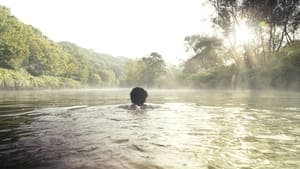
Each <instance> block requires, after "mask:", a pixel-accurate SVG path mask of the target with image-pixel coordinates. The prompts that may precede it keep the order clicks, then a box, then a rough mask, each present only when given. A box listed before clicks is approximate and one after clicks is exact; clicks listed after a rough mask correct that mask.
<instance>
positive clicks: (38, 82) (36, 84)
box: [0, 68, 83, 90]
mask: <svg viewBox="0 0 300 169" xmlns="http://www.w3.org/2000/svg"><path fill="white" fill-rule="evenodd" d="M80 87H83V86H82V84H81V83H80V82H78V81H75V80H72V79H68V78H62V77H54V76H44V75H42V76H32V75H30V74H29V73H27V72H22V71H14V70H9V69H1V68H0V90H4V89H10V90H19V89H58V88H80Z"/></svg>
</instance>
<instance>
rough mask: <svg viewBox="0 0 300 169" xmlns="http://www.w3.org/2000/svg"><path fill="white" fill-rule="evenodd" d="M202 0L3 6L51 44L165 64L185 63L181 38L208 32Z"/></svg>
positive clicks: (11, 1) (52, 0)
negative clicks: (156, 58) (153, 56)
mask: <svg viewBox="0 0 300 169" xmlns="http://www.w3.org/2000/svg"><path fill="white" fill-rule="evenodd" d="M203 3H204V1H203V0H188V1H187V0H175V1H174V0H164V1H160V0H143V1H139V0H126V1H124V0H101V1H97V0H77V1H66V0H65V1H62V0H43V1H39V0H27V1H17V0H2V1H1V4H2V5H5V6H7V7H8V8H10V10H11V11H12V13H13V14H14V15H15V16H16V17H17V18H19V19H20V20H21V21H22V22H24V23H26V24H30V25H33V26H34V27H36V28H38V29H40V30H41V31H42V32H43V33H44V34H45V35H46V36H48V37H49V38H50V39H52V40H54V41H70V42H73V43H76V44H77V45H79V46H82V47H85V48H92V49H94V50H95V51H97V52H103V53H108V54H111V55H114V56H125V57H130V58H135V57H143V56H145V55H147V54H149V53H151V52H158V53H160V54H161V55H162V56H163V58H164V59H165V60H166V62H167V63H171V64H177V63H179V61H180V60H184V59H187V57H188V54H187V53H186V52H185V48H184V37H185V36H188V35H191V34H196V33H201V32H208V31H209V24H207V23H206V24H205V20H209V19H208V18H209V15H210V11H211V10H210V8H208V7H203Z"/></svg>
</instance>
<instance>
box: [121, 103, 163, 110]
mask: <svg viewBox="0 0 300 169" xmlns="http://www.w3.org/2000/svg"><path fill="white" fill-rule="evenodd" d="M159 107H160V106H159V105H155V104H144V105H142V106H137V105H134V104H126V105H119V106H118V108H121V109H127V110H149V109H150V110H151V109H156V108H159Z"/></svg>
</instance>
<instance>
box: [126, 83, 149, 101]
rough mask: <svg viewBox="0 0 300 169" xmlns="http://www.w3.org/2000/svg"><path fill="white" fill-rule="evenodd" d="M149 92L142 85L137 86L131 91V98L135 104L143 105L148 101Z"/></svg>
mask: <svg viewBox="0 0 300 169" xmlns="http://www.w3.org/2000/svg"><path fill="white" fill-rule="evenodd" d="M147 96H148V93H147V91H146V90H145V89H143V88H141V87H135V88H133V89H132V90H131V92H130V99H131V102H132V103H133V104H136V105H138V106H142V105H143V104H144V103H145V102H146V98H147Z"/></svg>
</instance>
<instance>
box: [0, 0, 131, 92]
mask: <svg viewBox="0 0 300 169" xmlns="http://www.w3.org/2000/svg"><path fill="white" fill-rule="evenodd" d="M126 61H127V59H126V58H123V57H120V58H115V57H113V56H110V55H107V54H100V53H96V52H94V51H92V50H88V49H84V48H81V47H78V46H76V45H75V44H72V43H70V42H60V43H54V42H52V41H51V40H49V39H48V38H47V37H46V36H44V35H43V34H42V32H40V31H39V30H37V29H36V28H34V27H32V26H30V25H25V24H23V23H21V22H20V21H19V20H18V19H17V18H15V17H14V16H12V15H11V14H10V11H9V9H7V8H6V7H3V6H0V68H5V69H11V70H15V71H18V72H20V74H18V73H17V72H14V73H9V74H10V75H9V76H5V77H6V79H10V80H5V81H3V83H2V85H3V86H7V87H8V88H29V87H30V85H32V86H31V87H32V88H35V87H39V85H40V86H41V87H43V88H44V87H45V85H49V87H51V88H57V85H61V87H65V86H72V85H71V83H69V82H70V81H69V80H66V81H65V80H64V79H72V80H74V81H77V82H76V83H80V84H82V85H84V86H93V87H101V86H106V87H111V86H116V85H118V84H119V81H120V79H124V74H123V70H122V67H123V65H124V64H125V62H126ZM12 75H13V76H12ZM18 75H24V76H25V77H27V75H30V76H33V77H34V79H35V80H33V83H29V82H28V83H27V82H26V79H28V78H26V79H24V78H25V77H24V78H22V77H21V76H18ZM10 76H12V77H13V79H15V80H16V81H13V80H11V78H9V77H10ZM54 77H55V78H54ZM21 79H22V80H24V84H23V85H24V86H22V85H21V84H17V83H21V82H22V80H21ZM36 79H38V80H36ZM64 81H65V82H66V83H67V84H63V83H61V82H64ZM6 83H13V84H14V85H15V86H16V87H14V85H12V84H8V85H5V84H6ZM28 84H30V85H29V86H28ZM77 86H78V85H77Z"/></svg>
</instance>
